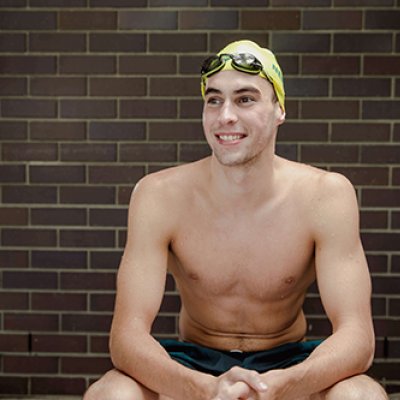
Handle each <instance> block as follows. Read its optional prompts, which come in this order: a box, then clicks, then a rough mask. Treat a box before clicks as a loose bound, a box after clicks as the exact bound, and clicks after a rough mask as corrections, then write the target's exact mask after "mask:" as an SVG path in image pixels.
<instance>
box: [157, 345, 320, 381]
mask: <svg viewBox="0 0 400 400" xmlns="http://www.w3.org/2000/svg"><path fill="white" fill-rule="evenodd" d="M321 342H322V340H312V341H308V342H296V343H286V344H284V345H281V346H278V347H275V348H273V349H270V350H266V351H255V352H240V351H235V350H234V351H220V350H215V349H211V348H209V347H203V346H199V345H197V344H193V343H187V342H180V341H177V340H171V339H164V340H160V344H161V345H162V346H163V347H164V348H165V350H166V351H167V352H168V354H169V355H170V357H171V358H172V359H173V360H175V361H177V362H179V363H180V364H182V365H185V366H186V367H188V368H191V369H194V370H196V371H201V372H205V373H207V374H211V375H214V376H219V375H221V374H223V373H224V372H226V371H228V370H230V369H231V368H232V367H235V366H238V367H241V368H245V369H250V370H255V371H257V372H260V373H262V372H267V371H270V370H272V369H282V368H288V367H291V366H293V365H296V364H299V363H301V362H302V361H304V360H305V359H306V358H307V357H308V356H309V355H310V354H311V353H312V351H313V350H314V349H315V348H316V347H317V346H318V345H320V344H321Z"/></svg>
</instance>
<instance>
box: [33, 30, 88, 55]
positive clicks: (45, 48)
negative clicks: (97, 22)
mask: <svg viewBox="0 0 400 400" xmlns="http://www.w3.org/2000/svg"><path fill="white" fill-rule="evenodd" d="M29 50H30V51H31V52H63V53H68V52H73V53H76V52H85V50H86V37H85V35H84V34H74V33H58V32H51V33H34V32H32V33H30V34H29Z"/></svg>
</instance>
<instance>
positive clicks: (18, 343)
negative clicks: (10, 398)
mask: <svg viewBox="0 0 400 400" xmlns="http://www.w3.org/2000/svg"><path fill="white" fill-rule="evenodd" d="M0 351H1V352H6V351H8V352H10V351H12V352H27V351H28V335H25V334H16V333H14V334H8V333H0ZM0 379H1V378H0ZM0 382H1V381H0ZM0 387H1V383H0ZM0 393H1V390H0ZM12 393H14V392H12Z"/></svg>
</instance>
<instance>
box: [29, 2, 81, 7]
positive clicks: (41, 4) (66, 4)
mask: <svg viewBox="0 0 400 400" xmlns="http://www.w3.org/2000/svg"><path fill="white" fill-rule="evenodd" d="M30 5H31V7H86V0H30Z"/></svg>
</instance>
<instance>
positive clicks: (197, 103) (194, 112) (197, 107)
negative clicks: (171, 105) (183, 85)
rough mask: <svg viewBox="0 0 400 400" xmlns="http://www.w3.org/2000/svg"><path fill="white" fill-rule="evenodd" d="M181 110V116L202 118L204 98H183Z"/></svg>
mask: <svg viewBox="0 0 400 400" xmlns="http://www.w3.org/2000/svg"><path fill="white" fill-rule="evenodd" d="M179 111H180V115H179V117H180V118H190V119H192V118H198V119H199V120H200V118H201V114H202V111H203V100H201V99H198V100H189V99H184V100H181V101H180V108H179Z"/></svg>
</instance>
